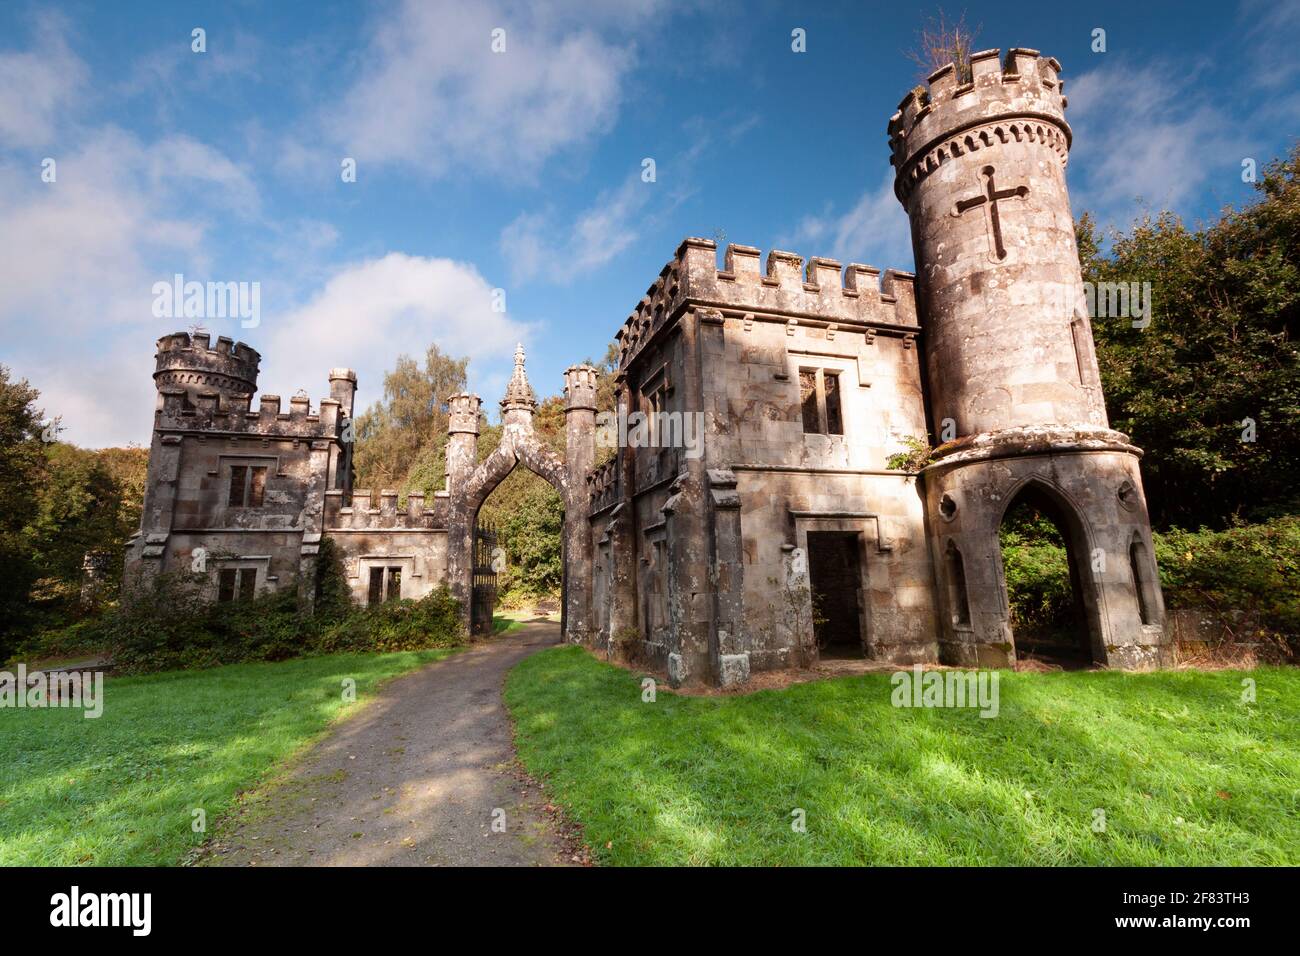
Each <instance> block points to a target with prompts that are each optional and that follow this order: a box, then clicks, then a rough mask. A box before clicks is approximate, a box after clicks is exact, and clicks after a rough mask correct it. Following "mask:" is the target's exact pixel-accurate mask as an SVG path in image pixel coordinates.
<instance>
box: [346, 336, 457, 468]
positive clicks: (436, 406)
mask: <svg viewBox="0 0 1300 956" xmlns="http://www.w3.org/2000/svg"><path fill="white" fill-rule="evenodd" d="M468 364H469V359H467V358H460V359H453V358H452V357H451V356H449V355H444V354H443V353H442V351H441V350H440V349H439V348H438V346H436V345H430V346H429V348H428V351H427V352H426V353H425V357H424V366H423V368H421V367H420V365H419V363H417V362H416V361H415V360H414V359H413V358H411V357H410V356H407V355H400V356H398V358H397V367H396V368H394V369H393V371H391V372H388V373H386V374H385V375H384V399H383V401H382V402H376V403H375V404H373V405H371V406H370V408H368V409H366V411H365V412H363V413H362V414H360V415H358V416H357V421H356V434H357V448H356V457H355V460H354V467H355V469H356V487H358V488H369V489H371V490H373V491H375V492H378V491H380V490H382V489H384V488H399V487H409V482H408V481H407V475H408V472H409V471H410V469H411V465H412V463H413V462H414V461H416V459H417V458H418V457H420V456H421V455H422V454H423V453H425V452H426V450H428V449H430V448H435V449H438V451H439V452H440V451H441V448H442V446H443V445H444V444H445V443H446V440H447V421H448V410H447V399H448V398H450V397H451V396H452V395H455V394H456V393H457V392H463V391H464V390H465V369H466V367H467V366H468ZM428 478H429V476H427V475H426V480H428ZM441 487H442V486H441V484H438V485H436V486H434V487H433V488H432V489H430V490H429V493H431V491H433V490H437V489H439V488H441Z"/></svg>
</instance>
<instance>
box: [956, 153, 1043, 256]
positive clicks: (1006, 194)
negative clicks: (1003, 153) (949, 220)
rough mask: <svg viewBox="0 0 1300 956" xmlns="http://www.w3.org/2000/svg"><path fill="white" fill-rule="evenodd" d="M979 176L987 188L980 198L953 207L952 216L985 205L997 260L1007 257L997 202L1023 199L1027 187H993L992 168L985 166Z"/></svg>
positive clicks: (966, 200)
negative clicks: (987, 208)
mask: <svg viewBox="0 0 1300 956" xmlns="http://www.w3.org/2000/svg"><path fill="white" fill-rule="evenodd" d="M980 175H981V176H983V177H984V178H985V179H986V180H987V181H988V187H987V189H986V190H985V192H984V195H982V196H972V197H971V198H970V199H962V200H960V201H958V203H957V205H956V206H954V207H953V210H952V214H953V215H954V216H960V215H961V214H962V213H964V212H965V211H966V210H967V209H975V208H977V207H979V206H983V205H984V204H985V203H987V204H988V207H989V224H990V225H991V226H992V227H993V254H994V255H995V256H996V257H997V258H998V259H1005V258H1006V257H1007V250H1006V248H1005V247H1004V246H1003V245H1002V222H1001V220H1000V219H999V218H998V200H1000V199H1023V198H1024V197H1025V196H1027V195H1029V187H1028V186H1016V187H1014V188H1013V189H998V188H997V187H996V186H994V185H993V167H992V166H985V167H984V168H983V169H981V170H980Z"/></svg>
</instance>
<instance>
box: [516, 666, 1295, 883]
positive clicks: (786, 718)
mask: <svg viewBox="0 0 1300 956" xmlns="http://www.w3.org/2000/svg"><path fill="white" fill-rule="evenodd" d="M1244 676H1249V677H1251V678H1253V679H1254V680H1255V681H1256V684H1257V695H1258V702H1257V703H1253V704H1247V703H1242V701H1241V693H1242V685H1241V682H1242V679H1243V677H1244ZM889 680H890V676H889V675H888V674H872V675H864V676H859V677H848V678H841V679H837V680H831V681H822V682H817V683H808V684H801V685H797V686H793V687H790V688H787V689H785V690H779V691H762V692H759V693H755V694H752V695H747V696H729V697H681V696H678V695H675V694H672V693H668V692H666V691H665V689H664V688H663V687H662V686H660V688H659V691H658V699H657V701H656V702H655V703H642V701H641V685H640V679H639V678H638V677H637V676H635V675H633V674H629V673H627V672H626V671H623V670H620V669H618V668H615V667H612V666H610V665H608V664H604V663H602V662H599V661H597V660H595V659H593V658H592V657H591V656H590V655H589V654H587V653H586V652H585V651H583V650H582V649H581V648H577V647H564V648H556V649H553V650H549V651H545V652H542V653H539V654H536V655H534V656H533V657H530V658H528V659H527V660H525V661H523V662H522V663H521V664H519V665H518V666H517V667H516V668H515V669H514V670H513V671H512V672H511V674H510V677H509V680H508V681H507V685H506V702H507V704H508V706H509V708H510V710H511V713H512V715H513V717H514V719H515V722H516V742H517V744H518V747H519V751H520V756H521V758H522V759H523V762H524V764H525V765H526V766H527V767H528V769H529V770H530V771H531V772H533V773H534V774H536V775H538V776H541V777H544V778H546V779H547V782H548V788H549V790H550V793H551V798H552V799H553V800H554V801H555V802H557V803H559V804H561V805H562V806H564V808H565V809H566V810H567V811H568V813H569V814H570V816H571V817H572V818H573V819H574V820H576V821H578V822H580V823H581V824H583V825H584V827H585V838H586V840H587V842H588V844H589V845H590V846H591V847H592V849H593V852H594V854H595V857H596V859H597V860H598V861H599V862H602V863H607V864H632V865H647V864H649V865H654V864H739V865H744V864H782V865H799V864H900V865H906V864H924V865H931V864H1005V865H1022V864H1043V865H1056V864H1085V865H1099V864H1100V865H1110V864H1127V865H1139V866H1144V865H1153V864H1181V865H1212V864H1217V865H1242V864H1286V865H1292V866H1294V865H1296V864H1298V863H1300V671H1298V670H1295V669H1286V668H1263V669H1260V670H1257V671H1253V672H1250V673H1249V674H1248V675H1243V674H1242V673H1241V672H1228V671H1220V672H1212V673H1209V672H1192V671H1166V672H1161V673H1152V674H1125V673H1120V672H1074V673H1053V674H1029V673H1023V674H1015V673H1009V672H1001V677H1000V704H1001V708H1000V713H999V716H997V717H996V718H992V719H985V718H981V717H979V716H978V715H977V713H976V712H975V711H973V710H955V709H904V708H895V707H892V706H891V705H890V693H891V690H892V687H891V685H890V682H889ZM796 808H800V809H803V810H804V811H805V813H806V821H807V822H806V832H805V833H797V832H794V830H793V829H792V826H791V824H792V821H793V817H792V816H791V814H792V812H793V811H794V810H795V809H796ZM1097 808H1101V809H1104V811H1105V823H1106V828H1105V832H1100V833H1099V832H1094V830H1093V822H1094V819H1096V817H1095V816H1094V810H1095V809H1097ZM607 844H609V846H608V847H607Z"/></svg>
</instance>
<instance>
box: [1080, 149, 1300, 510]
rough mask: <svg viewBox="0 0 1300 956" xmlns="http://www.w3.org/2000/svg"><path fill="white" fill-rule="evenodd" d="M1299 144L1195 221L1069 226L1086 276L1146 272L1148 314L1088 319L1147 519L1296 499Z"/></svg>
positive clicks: (1127, 278)
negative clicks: (1133, 447)
mask: <svg viewBox="0 0 1300 956" xmlns="http://www.w3.org/2000/svg"><path fill="white" fill-rule="evenodd" d="M1298 172H1300V145H1298V146H1297V147H1296V148H1295V149H1293V150H1292V152H1291V154H1290V156H1289V157H1288V158H1287V159H1284V160H1279V161H1276V162H1274V163H1272V164H1270V165H1269V166H1268V167H1267V168H1266V170H1265V171H1264V175H1263V177H1262V178H1261V180H1260V182H1259V183H1257V184H1256V190H1257V191H1258V193H1259V194H1260V199H1259V201H1257V202H1256V203H1254V204H1252V205H1250V206H1247V207H1246V208H1245V209H1242V210H1235V209H1232V208H1231V207H1229V208H1228V209H1225V210H1224V212H1223V214H1222V216H1221V218H1220V219H1219V220H1218V221H1217V222H1215V223H1213V224H1211V225H1209V226H1206V227H1204V228H1201V229H1195V230H1194V229H1189V228H1188V227H1186V226H1185V225H1184V224H1183V223H1182V222H1181V220H1179V219H1178V217H1176V216H1174V215H1173V214H1172V213H1168V212H1166V213H1161V214H1159V215H1157V216H1154V217H1153V216H1149V215H1148V216H1145V217H1143V218H1142V219H1141V220H1139V221H1138V222H1136V223H1135V224H1134V225H1133V226H1132V227H1131V229H1130V230H1129V231H1128V232H1127V233H1118V232H1117V233H1115V234H1114V235H1113V236H1112V237H1111V239H1112V241H1111V249H1110V252H1109V254H1103V252H1102V251H1101V245H1102V243H1101V238H1100V237H1099V236H1098V234H1097V230H1096V227H1095V225H1094V223H1093V221H1092V219H1091V217H1090V216H1088V215H1087V214H1085V215H1084V216H1083V217H1082V218H1081V219H1080V221H1079V223H1078V227H1077V234H1078V239H1079V252H1080V259H1081V262H1082V265H1083V273H1084V279H1085V280H1088V281H1091V282H1094V283H1101V282H1122V283H1127V284H1130V285H1131V284H1132V283H1143V282H1149V283H1150V287H1151V290H1152V299H1153V302H1154V307H1153V312H1152V317H1151V322H1150V324H1149V325H1148V326H1147V327H1146V328H1144V329H1142V328H1134V327H1133V323H1132V321H1131V320H1130V319H1128V318H1104V317H1102V318H1097V319H1096V320H1095V321H1094V323H1093V334H1094V337H1095V339H1096V342H1097V355H1098V362H1099V365H1100V368H1101V376H1102V385H1103V387H1104V389H1105V393H1106V404H1107V411H1108V413H1109V416H1110V421H1111V425H1112V427H1114V428H1116V429H1118V430H1120V431H1123V432H1126V433H1128V434H1129V435H1131V436H1132V438H1133V440H1134V442H1135V443H1136V444H1137V445H1138V446H1140V447H1142V448H1143V449H1144V450H1145V452H1146V456H1145V458H1144V459H1143V478H1144V481H1145V484H1146V488H1147V498H1148V502H1149V505H1150V509H1151V514H1152V519H1153V521H1154V522H1155V523H1156V524H1157V525H1158V526H1162V527H1164V526H1168V525H1170V524H1174V523H1177V524H1181V525H1183V526H1191V527H1197V526H1199V525H1202V524H1204V525H1209V526H1213V527H1224V526H1225V525H1227V524H1229V523H1231V522H1232V521H1234V520H1257V519H1263V518H1266V517H1268V516H1270V515H1276V514H1283V513H1294V512H1295V511H1296V509H1297V504H1300V499H1298V496H1297V492H1296V483H1295V474H1296V473H1297V469H1298V468H1300V348H1298V347H1297V343H1296V334H1297V325H1298V324H1300V178H1298V177H1297V173H1298Z"/></svg>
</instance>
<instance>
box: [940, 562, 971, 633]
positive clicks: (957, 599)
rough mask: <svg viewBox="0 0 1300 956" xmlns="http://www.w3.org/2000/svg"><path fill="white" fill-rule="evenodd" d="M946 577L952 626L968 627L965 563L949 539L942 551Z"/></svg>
mask: <svg viewBox="0 0 1300 956" xmlns="http://www.w3.org/2000/svg"><path fill="white" fill-rule="evenodd" d="M944 565H945V566H946V568H947V575H946V576H947V578H948V613H949V615H950V616H951V618H952V626H953V627H970V598H969V597H968V596H967V593H966V563H965V561H963V560H962V556H961V551H959V550H958V548H957V546H956V545H955V544H953V543H952V542H951V541H949V542H948V550H947V551H946V552H945V553H944Z"/></svg>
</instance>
